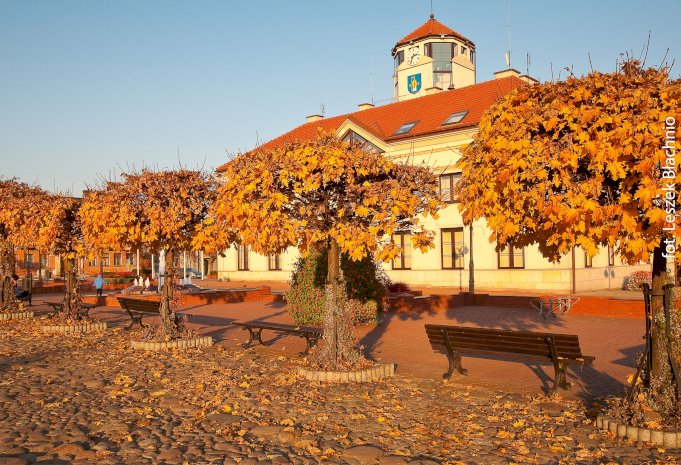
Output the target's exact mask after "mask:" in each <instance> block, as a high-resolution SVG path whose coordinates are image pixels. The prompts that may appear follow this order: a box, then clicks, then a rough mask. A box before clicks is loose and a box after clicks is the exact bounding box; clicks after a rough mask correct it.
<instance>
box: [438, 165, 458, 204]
mask: <svg viewBox="0 0 681 465" xmlns="http://www.w3.org/2000/svg"><path fill="white" fill-rule="evenodd" d="M446 177H449V197H450V198H449V200H445V199H444V197H443V196H442V179H443V178H446ZM455 178H456V179H459V180H461V172H458V173H445V174H441V175H440V177H439V178H438V189H439V190H440V197H441V198H442V200H443V201H444V202H445V203H446V204H453V203H459V197H455V196H454V186H455V185H456V184H454V179H455Z"/></svg>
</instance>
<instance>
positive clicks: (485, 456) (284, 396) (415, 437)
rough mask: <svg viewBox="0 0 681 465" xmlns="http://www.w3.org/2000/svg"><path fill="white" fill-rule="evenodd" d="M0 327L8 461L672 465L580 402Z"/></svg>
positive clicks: (269, 357) (1, 444)
mask: <svg viewBox="0 0 681 465" xmlns="http://www.w3.org/2000/svg"><path fill="white" fill-rule="evenodd" d="M39 324H40V320H33V321H24V322H16V321H13V322H0V464H2V465H12V464H31V463H39V464H63V465H66V464H73V465H78V464H93V463H97V464H119V463H120V464H184V463H187V464H229V465H231V464H235V463H238V464H239V465H253V464H255V463H258V464H263V465H269V464H294V465H298V464H308V463H310V464H312V463H331V464H334V463H347V464H351V465H370V464H380V465H403V464H411V465H434V464H436V463H442V464H461V463H464V464H510V463H542V464H543V463H551V464H553V463H555V464H558V463H560V464H567V463H585V464H586V463H594V464H595V463H617V464H623V463H626V464H642V463H659V464H662V463H676V461H677V460H678V459H679V457H681V454H678V453H676V452H674V453H672V452H670V451H664V450H662V449H657V448H646V447H643V445H641V444H632V443H627V442H625V441H623V440H620V439H615V438H614V437H612V436H609V435H607V434H604V433H600V432H597V431H596V430H595V429H594V427H593V420H592V419H591V417H590V415H593V412H592V411H584V409H583V408H582V407H581V406H582V403H580V402H577V401H573V400H566V399H561V398H555V399H547V398H545V397H542V396H541V395H535V396H534V397H532V396H528V395H525V394H517V393H516V394H504V393H502V392H498V391H496V392H495V391H492V390H485V389H480V388H473V387H464V386H461V385H456V384H448V385H447V384H444V383H442V382H440V381H436V380H434V379H431V380H428V379H421V378H416V377H411V376H398V377H396V378H393V379H390V380H388V381H384V382H379V383H373V384H354V385H328V384H320V383H311V382H306V381H303V380H300V379H298V378H297V377H296V376H295V374H294V373H295V372H294V366H293V365H292V364H291V362H290V360H291V357H284V356H277V355H276V354H274V353H269V352H268V351H267V350H265V351H250V350H249V351H244V350H243V349H240V348H233V347H224V346H214V347H212V348H210V349H206V350H199V349H190V350H188V351H186V352H185V353H179V352H165V353H160V354H147V353H141V352H133V351H131V350H130V349H128V347H127V340H128V338H129V337H130V334H129V333H127V332H125V331H123V330H121V329H119V328H114V329H113V330H109V331H107V332H106V333H103V334H92V335H88V336H84V337H76V336H68V337H67V336H44V335H42V334H41V333H40V331H39Z"/></svg>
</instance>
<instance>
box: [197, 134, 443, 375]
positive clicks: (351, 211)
mask: <svg viewBox="0 0 681 465" xmlns="http://www.w3.org/2000/svg"><path fill="white" fill-rule="evenodd" d="M224 178H225V182H224V184H222V185H221V186H220V188H219V193H218V198H217V201H216V203H215V206H214V208H213V209H212V212H211V215H210V216H209V219H208V221H207V223H208V224H207V226H206V227H205V228H204V231H203V232H202V234H200V235H199V236H198V237H197V245H199V246H201V247H205V248H206V249H209V250H210V249H217V250H224V249H225V248H226V247H227V246H229V245H230V244H231V241H232V240H234V235H235V234H236V235H238V238H237V240H238V241H239V242H240V243H242V244H245V245H248V246H250V247H251V248H252V249H253V250H254V251H255V252H258V253H261V254H263V255H267V254H274V253H280V252H282V251H284V250H285V249H287V248H288V247H298V248H299V249H300V250H301V251H302V252H306V251H307V250H308V249H309V248H310V247H311V246H312V245H314V244H316V243H326V244H328V246H329V260H328V270H327V286H326V296H327V299H326V301H327V303H326V307H325V315H324V341H325V344H324V346H323V347H322V349H321V352H320V353H319V359H318V360H319V362H320V364H321V365H325V366H327V367H333V368H337V367H339V366H343V365H348V364H352V363H353V362H354V361H355V360H357V358H358V352H357V351H356V348H355V344H354V340H353V335H352V321H351V317H350V315H349V314H348V312H347V311H346V309H345V306H344V305H343V300H344V297H343V295H342V294H343V289H344V286H342V285H339V282H340V281H341V280H342V276H341V272H340V254H341V253H343V252H344V253H347V254H348V255H349V257H350V258H351V259H352V260H360V259H362V258H363V257H366V256H367V255H368V254H374V255H375V257H376V259H378V260H389V259H392V258H394V257H395V256H396V255H397V254H398V253H399V252H400V251H401V249H400V247H399V246H397V245H395V244H394V243H393V242H391V240H390V237H391V235H392V233H393V232H395V231H411V232H412V233H413V234H412V240H413V244H414V246H415V247H417V248H419V249H421V250H424V251H425V250H427V249H428V248H430V247H432V246H433V233H432V232H430V231H427V230H425V229H424V228H423V226H422V224H421V223H420V221H419V216H420V215H432V216H436V215H437V211H438V210H439V209H440V208H441V206H442V203H441V201H440V199H439V195H438V192H437V183H436V178H435V175H434V174H433V172H432V171H431V170H430V169H428V168H427V167H423V166H408V165H403V164H399V163H394V162H392V161H390V160H388V159H387V158H386V157H384V156H383V155H381V154H375V153H370V152H366V151H365V150H363V149H361V148H360V147H358V146H351V145H348V144H346V143H344V142H342V141H340V140H338V139H337V138H335V137H333V136H331V135H320V137H319V138H318V139H317V140H313V141H305V142H296V143H292V144H288V145H284V146H281V147H279V148H276V149H274V150H269V151H265V150H256V151H255V152H252V153H250V154H248V155H242V156H239V157H237V158H236V159H234V160H233V161H232V162H230V163H229V164H228V166H227V169H226V171H225V173H224Z"/></svg>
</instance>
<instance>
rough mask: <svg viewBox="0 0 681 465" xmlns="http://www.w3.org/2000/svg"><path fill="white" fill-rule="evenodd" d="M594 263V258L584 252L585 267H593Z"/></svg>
mask: <svg viewBox="0 0 681 465" xmlns="http://www.w3.org/2000/svg"><path fill="white" fill-rule="evenodd" d="M593 265H594V258H593V257H592V256H590V255H589V254H588V253H586V252H584V268H591V267H592V266H593Z"/></svg>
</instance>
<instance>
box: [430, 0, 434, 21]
mask: <svg viewBox="0 0 681 465" xmlns="http://www.w3.org/2000/svg"><path fill="white" fill-rule="evenodd" d="M433 18H435V15H434V14H433V0H430V19H433Z"/></svg>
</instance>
